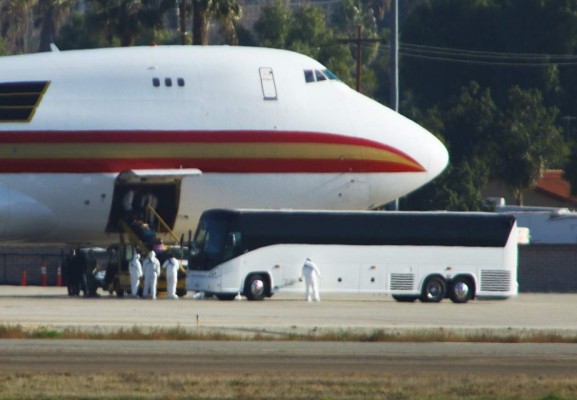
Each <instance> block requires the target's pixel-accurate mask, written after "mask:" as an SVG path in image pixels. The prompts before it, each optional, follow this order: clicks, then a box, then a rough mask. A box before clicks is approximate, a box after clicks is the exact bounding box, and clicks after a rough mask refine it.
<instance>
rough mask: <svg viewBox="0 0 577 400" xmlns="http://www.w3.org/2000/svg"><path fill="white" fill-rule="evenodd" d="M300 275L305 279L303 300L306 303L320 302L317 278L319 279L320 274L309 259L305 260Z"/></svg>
mask: <svg viewBox="0 0 577 400" xmlns="http://www.w3.org/2000/svg"><path fill="white" fill-rule="evenodd" d="M302 275H303V276H304V278H305V299H306V301H311V299H312V300H314V301H321V298H320V296H319V282H318V278H320V277H321V273H320V272H319V269H318V268H317V266H316V265H315V263H313V262H312V261H311V259H310V258H307V259H306V261H305V263H304V265H303V271H302Z"/></svg>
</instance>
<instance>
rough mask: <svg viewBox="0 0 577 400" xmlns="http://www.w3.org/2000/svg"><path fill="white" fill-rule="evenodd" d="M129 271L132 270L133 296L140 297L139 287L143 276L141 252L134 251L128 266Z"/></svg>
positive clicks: (131, 291) (131, 288) (131, 290)
mask: <svg viewBox="0 0 577 400" xmlns="http://www.w3.org/2000/svg"><path fill="white" fill-rule="evenodd" d="M128 271H129V272H130V293H132V296H134V297H138V287H139V286H140V278H141V277H142V265H141V264H140V254H138V253H134V256H132V260H131V261H130V265H129V266H128Z"/></svg>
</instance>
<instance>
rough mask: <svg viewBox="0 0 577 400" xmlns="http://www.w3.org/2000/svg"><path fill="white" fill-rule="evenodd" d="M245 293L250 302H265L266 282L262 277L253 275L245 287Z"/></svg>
mask: <svg viewBox="0 0 577 400" xmlns="http://www.w3.org/2000/svg"><path fill="white" fill-rule="evenodd" d="M244 293H245V295H246V298H247V299H249V300H263V299H264V296H265V294H266V282H265V280H264V278H263V277H262V275H251V276H249V277H248V279H247V280H246V284H245V285H244Z"/></svg>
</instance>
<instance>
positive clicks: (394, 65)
mask: <svg viewBox="0 0 577 400" xmlns="http://www.w3.org/2000/svg"><path fill="white" fill-rule="evenodd" d="M392 9H393V10H392V11H393V23H392V35H393V37H392V40H391V108H392V109H393V110H395V111H396V112H399V0H393V2H392Z"/></svg>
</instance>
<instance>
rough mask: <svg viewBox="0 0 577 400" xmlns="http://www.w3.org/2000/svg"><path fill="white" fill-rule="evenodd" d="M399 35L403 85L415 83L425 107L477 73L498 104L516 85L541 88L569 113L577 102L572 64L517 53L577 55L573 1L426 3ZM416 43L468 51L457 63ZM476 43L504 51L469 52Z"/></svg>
mask: <svg viewBox="0 0 577 400" xmlns="http://www.w3.org/2000/svg"><path fill="white" fill-rule="evenodd" d="M401 39H402V43H401V62H402V69H401V80H402V87H403V88H405V89H407V88H411V89H413V90H414V93H415V94H417V95H418V96H416V98H415V100H417V101H418V102H419V105H420V106H421V107H424V108H426V107H430V106H432V105H439V104H442V103H445V102H446V101H447V95H449V96H450V95H451V94H453V93H456V92H457V91H458V90H459V88H460V87H462V86H463V85H465V84H466V83H467V82H470V81H471V80H475V81H477V82H479V84H480V85H481V86H482V87H488V88H490V90H491V93H492V94H493V98H494V100H495V102H496V103H497V104H498V105H503V104H505V103H506V102H507V96H508V95H507V90H508V88H509V87H511V86H514V85H518V86H520V87H521V88H536V89H539V90H540V91H541V93H542V94H543V98H544V100H545V102H546V104H561V110H562V111H563V113H564V114H565V115H570V114H571V112H570V111H569V110H571V108H570V106H573V107H574V106H575V105H576V104H577V100H575V96H573V93H574V92H575V89H576V88H575V86H576V84H577V78H575V76H576V75H577V74H576V73H575V72H576V70H575V67H574V66H568V65H567V66H563V67H558V66H557V65H551V64H543V65H542V66H535V65H534V64H535V62H536V61H535V60H536V58H535V57H533V58H529V61H531V60H532V61H534V62H533V63H525V62H524V61H523V60H524V59H525V60H526V59H527V57H517V58H513V56H515V55H516V54H519V53H523V54H526V55H528V54H567V55H569V54H573V53H574V49H575V48H577V2H575V1H574V0H559V1H542V0H507V1H495V0H482V1H481V0H475V1H462V0H435V1H427V2H422V3H421V5H420V7H416V8H415V9H414V10H413V12H412V13H411V14H410V15H409V16H408V18H407V20H406V22H405V24H404V25H403V26H402V30H401ZM410 44H416V45H421V46H439V47H444V48H450V49H456V50H463V51H461V52H460V56H459V57H456V58H458V59H459V61H458V62H455V61H450V60H447V57H446V55H447V54H446V52H445V53H442V52H437V53H430V52H429V53H426V54H425V53H424V51H425V49H424V48H422V47H421V48H419V49H413V50H409V49H408V47H407V45H410ZM404 45H405V49H403V46H404ZM470 50H474V51H484V52H498V53H499V54H500V55H499V56H496V57H494V58H492V59H490V60H489V59H487V57H483V59H480V58H479V57H478V54H477V55H474V54H471V53H467V51H470ZM487 61H491V62H493V63H492V64H486V63H485V62H487ZM519 64H524V65H519ZM530 64H533V65H532V66H531V65H530ZM565 82H571V87H572V89H571V90H569V91H567V88H564V90H563V86H565ZM560 100H563V101H564V102H566V104H562V103H559V101H560ZM565 110H567V111H565Z"/></svg>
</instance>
